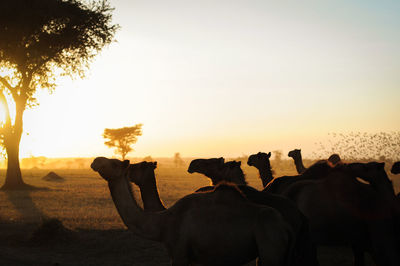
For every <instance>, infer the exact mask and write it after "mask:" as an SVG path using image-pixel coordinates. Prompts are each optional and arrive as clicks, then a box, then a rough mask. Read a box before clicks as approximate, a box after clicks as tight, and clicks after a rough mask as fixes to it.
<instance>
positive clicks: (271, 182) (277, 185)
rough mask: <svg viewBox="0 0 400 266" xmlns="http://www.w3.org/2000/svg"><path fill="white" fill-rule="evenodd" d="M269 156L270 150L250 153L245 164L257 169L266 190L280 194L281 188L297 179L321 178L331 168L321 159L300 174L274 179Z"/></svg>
mask: <svg viewBox="0 0 400 266" xmlns="http://www.w3.org/2000/svg"><path fill="white" fill-rule="evenodd" d="M270 157H271V153H270V152H269V153H264V152H259V153H256V154H252V155H250V156H249V159H248V160H247V164H248V165H249V166H254V167H256V168H257V169H258V172H259V174H260V179H261V181H262V183H263V186H264V188H266V187H267V186H268V191H269V192H272V193H276V194H282V193H283V192H282V190H285V189H286V188H287V187H288V185H289V184H292V183H295V182H297V181H299V180H305V179H316V178H323V177H325V176H326V175H327V174H328V173H329V171H331V170H332V167H331V165H330V164H328V163H327V161H326V160H321V161H318V162H316V163H314V164H313V165H311V166H310V167H309V168H306V170H305V171H304V172H303V174H301V175H297V176H282V177H279V178H275V179H274V177H273V171H272V169H271V163H270V161H269V158H270Z"/></svg>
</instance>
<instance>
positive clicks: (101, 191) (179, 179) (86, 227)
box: [0, 160, 397, 265]
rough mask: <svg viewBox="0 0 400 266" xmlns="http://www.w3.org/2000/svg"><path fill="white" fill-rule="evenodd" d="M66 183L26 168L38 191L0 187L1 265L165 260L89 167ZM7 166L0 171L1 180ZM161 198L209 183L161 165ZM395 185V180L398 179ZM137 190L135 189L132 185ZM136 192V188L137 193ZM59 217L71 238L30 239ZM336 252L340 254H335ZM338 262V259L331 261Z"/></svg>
mask: <svg viewBox="0 0 400 266" xmlns="http://www.w3.org/2000/svg"><path fill="white" fill-rule="evenodd" d="M242 168H243V170H244V172H245V173H246V176H247V180H248V182H249V184H250V185H251V186H254V187H256V188H258V189H260V188H261V182H260V180H259V179H258V173H257V172H256V169H255V168H250V167H248V166H247V165H243V166H242ZM279 169H284V171H278V172H277V173H276V176H280V175H284V174H295V169H294V166H293V163H292V161H289V160H288V161H285V160H284V161H282V162H281V165H280V167H279ZM53 171H54V172H55V173H57V174H58V175H60V176H61V177H63V178H65V182H48V181H44V180H42V177H43V176H45V175H46V174H48V173H49V172H50V170H42V169H35V170H24V171H23V176H24V180H25V182H26V183H28V184H31V185H34V186H38V187H46V188H48V189H47V190H40V191H14V192H0V265H57V264H56V263H59V265H168V263H169V258H168V256H167V253H166V251H165V249H164V248H163V246H162V245H160V244H158V243H155V242H152V241H147V240H144V239H142V238H139V237H137V236H134V235H133V234H132V233H130V232H128V231H126V229H125V226H124V225H123V223H122V221H121V219H120V217H119V215H118V214H117V211H116V209H115V206H114V204H113V202H112V200H111V197H110V193H109V190H108V187H107V185H106V182H105V181H104V180H103V179H101V178H100V177H99V176H98V174H97V173H95V172H93V171H92V170H90V169H87V170H62V169H58V170H53ZM4 175H5V171H4V170H2V171H1V172H0V184H2V183H4ZM156 176H157V182H158V188H159V192H160V196H161V199H162V200H163V202H164V203H165V205H166V206H171V205H172V204H174V202H175V201H176V200H177V199H179V198H181V197H183V196H184V195H187V194H188V193H191V192H193V191H195V190H196V189H197V188H199V187H202V186H205V185H208V184H209V180H208V179H207V178H205V177H204V176H202V175H199V174H192V175H191V174H188V173H187V172H186V168H178V169H177V168H174V167H172V166H171V165H169V164H163V163H160V164H159V168H158V169H157V170H156ZM396 184H397V182H396ZM135 190H136V191H138V190H137V188H135ZM136 195H137V196H138V195H139V193H136ZM52 218H54V219H58V220H59V221H61V222H62V224H63V225H64V226H65V227H66V228H67V229H68V230H70V231H72V232H74V234H73V238H72V240H71V241H68V242H65V243H64V242H63V241H60V242H59V243H57V242H55V243H54V242H53V243H52V245H50V246H48V245H35V243H33V244H32V243H31V242H29V239H30V237H31V236H32V233H33V232H34V231H35V230H36V229H37V228H38V227H39V225H40V224H41V222H42V221H43V219H52ZM337 253H338V254H337ZM349 254H350V253H349V251H348V250H347V249H346V250H343V249H338V250H336V253H335V252H333V253H332V249H322V250H321V252H320V256H321V259H322V262H323V263H322V265H338V264H334V263H336V262H337V261H338V260H339V261H340V264H341V265H351V256H350V255H349ZM334 261H336V262H334Z"/></svg>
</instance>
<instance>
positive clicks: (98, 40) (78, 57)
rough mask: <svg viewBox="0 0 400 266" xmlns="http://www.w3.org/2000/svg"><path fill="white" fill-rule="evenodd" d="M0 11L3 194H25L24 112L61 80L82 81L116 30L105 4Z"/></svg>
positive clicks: (24, 0) (50, 3)
mask: <svg viewBox="0 0 400 266" xmlns="http://www.w3.org/2000/svg"><path fill="white" fill-rule="evenodd" d="M0 10H1V15H0V101H1V102H2V104H3V105H4V109H5V113H6V118H5V121H4V123H3V124H2V128H1V132H0V137H1V141H2V142H1V144H2V145H3V146H4V148H5V150H6V154H7V173H6V181H5V184H4V185H3V187H2V189H21V188H22V189H23V188H26V187H29V186H28V185H26V184H25V183H24V182H23V180H22V176H21V170H20V165H19V144H20V140H21V135H22V132H23V114H24V111H25V110H26V108H28V107H31V106H33V105H35V104H37V101H36V98H35V92H36V91H37V90H38V89H48V90H50V91H52V90H54V89H55V87H56V80H57V77H59V76H61V75H67V76H71V77H83V76H84V73H85V71H86V70H87V69H88V67H89V63H90V62H91V61H92V59H93V58H94V56H95V55H96V54H98V52H99V51H100V50H101V49H102V48H103V47H104V46H106V45H108V44H109V43H110V42H112V41H113V39H114V34H115V32H116V30H117V29H118V27H119V26H118V25H116V24H112V19H111V18H112V16H111V14H112V11H113V9H112V8H111V7H110V5H109V3H108V2H107V0H100V1H95V2H94V1H92V2H90V3H89V2H87V1H86V2H85V3H82V2H79V1H77V0H1V1H0ZM11 106H13V108H15V112H10V108H11ZM10 113H12V115H10Z"/></svg>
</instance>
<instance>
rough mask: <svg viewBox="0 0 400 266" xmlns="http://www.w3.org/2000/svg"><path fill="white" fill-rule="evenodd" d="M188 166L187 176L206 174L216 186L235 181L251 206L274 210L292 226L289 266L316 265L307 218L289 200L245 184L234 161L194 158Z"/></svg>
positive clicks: (206, 189)
mask: <svg viewBox="0 0 400 266" xmlns="http://www.w3.org/2000/svg"><path fill="white" fill-rule="evenodd" d="M192 162H195V163H191V164H190V166H189V169H188V172H189V173H194V172H197V173H201V174H205V173H207V175H206V176H207V177H208V178H210V179H211V181H212V183H213V184H215V183H218V182H221V181H223V180H230V181H232V180H236V181H237V182H238V183H237V184H238V188H239V189H240V190H241V191H242V193H243V194H244V195H245V196H246V197H247V198H248V199H249V200H250V201H252V202H253V203H256V204H262V205H267V206H270V207H273V208H274V209H276V210H278V211H279V212H280V213H281V215H282V216H283V217H284V219H285V220H286V221H287V222H288V223H289V224H290V225H291V226H292V228H293V230H294V232H295V235H296V243H295V259H294V260H293V261H294V263H293V265H298V266H300V265H304V266H305V265H309V266H311V265H318V261H317V258H316V250H315V247H314V246H313V245H312V243H311V240H310V236H309V228H308V222H307V219H306V218H305V217H304V215H303V214H302V213H301V212H300V211H299V210H298V208H297V207H296V206H295V204H294V203H292V202H291V201H290V200H288V199H286V198H284V197H281V196H279V195H275V194H271V193H269V192H261V191H258V190H256V189H254V188H252V187H250V186H247V185H245V184H246V182H245V177H244V174H243V171H242V169H241V168H240V165H241V163H240V162H236V161H231V162H226V163H222V160H218V159H216V158H211V159H196V160H194V161H192ZM213 188H214V187H213V186H209V187H203V188H200V189H198V190H197V192H199V191H200V192H201V191H210V190H212V189H213Z"/></svg>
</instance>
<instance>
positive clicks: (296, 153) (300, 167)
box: [264, 149, 306, 187]
mask: <svg viewBox="0 0 400 266" xmlns="http://www.w3.org/2000/svg"><path fill="white" fill-rule="evenodd" d="M288 156H289V157H291V158H293V160H294V164H295V166H296V170H297V173H299V174H302V173H303V172H304V171H305V170H306V168H305V167H304V164H303V158H302V156H301V149H294V150H291V151H289V153H288ZM264 187H265V186H264Z"/></svg>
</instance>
